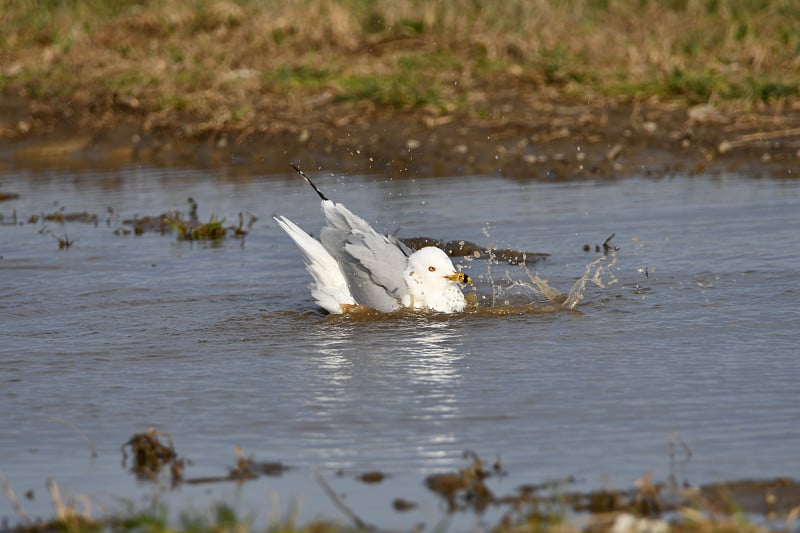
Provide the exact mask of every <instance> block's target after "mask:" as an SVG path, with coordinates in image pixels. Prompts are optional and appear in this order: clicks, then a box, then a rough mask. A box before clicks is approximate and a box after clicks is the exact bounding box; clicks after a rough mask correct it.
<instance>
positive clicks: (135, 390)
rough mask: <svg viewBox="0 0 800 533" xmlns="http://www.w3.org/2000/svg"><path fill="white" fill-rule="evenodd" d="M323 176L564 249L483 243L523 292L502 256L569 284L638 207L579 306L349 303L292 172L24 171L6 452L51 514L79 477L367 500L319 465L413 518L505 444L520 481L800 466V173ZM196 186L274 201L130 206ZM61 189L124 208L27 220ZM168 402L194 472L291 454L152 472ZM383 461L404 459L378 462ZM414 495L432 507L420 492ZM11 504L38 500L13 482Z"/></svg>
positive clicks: (390, 221)
mask: <svg viewBox="0 0 800 533" xmlns="http://www.w3.org/2000/svg"><path fill="white" fill-rule="evenodd" d="M317 178H318V179H317V181H318V185H319V186H320V188H322V189H323V190H324V191H325V192H326V193H328V194H329V196H331V197H332V198H333V199H335V200H337V201H342V202H344V203H346V204H347V205H348V206H349V207H350V208H351V209H352V210H353V211H355V212H356V213H359V214H361V215H362V216H363V217H364V218H366V219H367V220H368V221H370V222H373V223H375V225H376V227H377V228H378V229H379V230H382V231H387V232H394V231H396V230H398V229H399V230H400V234H401V235H403V236H430V237H435V238H440V239H443V240H450V239H467V240H470V241H475V242H478V243H481V244H484V245H490V244H491V245H493V246H496V247H499V248H514V249H519V250H529V251H538V252H547V253H550V254H551V256H550V258H548V260H546V261H544V262H541V263H537V264H535V265H532V266H529V267H528V271H526V270H525V269H523V268H520V267H512V266H507V265H490V264H489V263H487V262H486V261H485V260H474V261H464V262H463V265H464V267H465V271H467V272H468V273H469V274H470V275H471V276H472V277H473V278H474V279H476V280H477V284H476V285H477V287H476V288H477V291H478V294H479V296H481V297H485V298H482V301H483V302H485V303H486V302H489V301H491V299H492V294H493V289H494V292H495V296H498V295H499V296H500V298H499V299H497V300H496V302H497V303H500V301H501V300H502V299H503V296H504V294H505V293H504V292H503V286H504V285H503V283H501V282H502V280H504V279H511V280H517V281H522V282H528V281H529V275H534V274H536V275H538V276H540V277H541V278H542V279H545V280H547V281H548V283H549V284H550V285H551V286H552V287H554V288H556V289H558V290H560V291H563V292H566V291H567V290H568V289H569V288H570V287H571V286H572V284H573V283H574V282H575V280H576V279H577V278H579V277H580V276H581V275H582V274H583V272H584V268H585V266H586V265H587V264H588V263H589V262H590V261H592V260H594V259H596V258H598V257H599V256H601V255H602V254H601V253H596V252H595V251H594V246H595V245H596V244H601V243H602V242H603V241H604V240H605V239H606V238H607V237H608V236H609V235H610V234H612V233H615V234H616V236H615V237H614V239H613V240H612V243H613V244H615V245H617V246H618V247H619V250H618V251H617V257H616V259H617V263H616V266H615V267H614V268H613V269H610V270H607V271H606V272H604V273H603V280H604V281H605V287H597V286H595V285H593V284H591V283H589V284H588V285H587V287H586V289H585V291H584V300H583V302H582V303H581V304H580V305H579V306H578V308H577V309H578V311H577V312H570V311H559V312H554V313H527V314H514V315H511V316H487V315H485V314H480V313H479V314H476V315H466V316H454V317H426V316H407V315H406V316H399V317H394V318H391V319H384V320H369V319H359V318H358V317H350V318H347V317H344V318H342V317H336V318H325V317H324V316H323V315H322V314H320V313H318V312H317V311H316V310H315V308H314V304H313V301H312V299H311V297H310V295H309V293H308V290H307V288H306V285H307V283H308V277H307V275H306V272H305V270H304V268H303V266H302V262H301V259H300V255H299V253H298V252H297V250H296V249H295V247H294V244H293V243H292V242H291V241H290V240H289V238H288V237H286V236H285V235H283V234H282V232H281V231H280V229H279V228H278V227H277V225H276V224H275V223H274V222H273V221H272V219H271V217H272V215H274V214H284V215H286V216H288V217H289V218H291V219H292V220H294V221H295V222H297V223H298V224H300V225H301V226H302V227H304V228H306V229H308V230H309V231H312V232H316V231H318V229H319V227H320V225H321V223H322V220H321V218H322V217H321V214H320V212H319V203H318V201H317V200H316V197H315V196H314V194H313V193H312V192H311V191H310V190H308V189H307V187H305V186H304V184H303V183H302V181H301V180H299V179H298V178H297V177H296V176H294V175H291V174H289V173H288V172H287V174H286V175H285V176H278V177H276V176H269V177H257V176H253V177H251V178H241V177H229V176H226V175H225V174H224V173H222V172H220V171H215V172H211V171H208V172H200V171H188V170H186V171H183V170H164V169H128V170H125V171H121V172H113V173H88V172H83V173H79V174H67V173H58V172H53V173H46V174H26V173H16V174H6V175H3V176H0V186H1V187H2V188H1V189H0V191H2V192H16V193H19V195H20V197H19V198H18V199H16V200H11V201H6V202H3V203H0V213H2V215H3V222H4V225H3V226H0V256H1V257H2V258H0V317H2V318H1V319H0V383H1V385H0V410H1V411H2V412H3V429H2V431H0V472H2V473H3V474H4V475H5V477H6V478H7V479H8V481H9V482H10V484H11V485H12V486H13V487H14V489H15V490H16V492H17V494H18V495H19V496H20V497H21V498H22V495H23V494H24V493H25V492H26V491H28V490H33V498H32V499H26V498H23V501H22V504H23V506H24V507H25V508H26V509H27V511H28V512H29V513H30V514H31V515H33V516H38V517H43V518H46V517H49V516H51V515H52V513H53V511H52V506H51V504H50V501H49V498H48V497H47V492H46V489H45V483H46V480H47V479H48V478H53V479H55V480H56V481H57V482H58V483H59V484H60V485H61V487H62V490H64V491H66V492H67V493H70V494H77V493H81V494H87V495H89V497H90V498H91V500H92V502H93V504H94V505H95V509H94V512H95V514H97V513H98V509H97V508H98V507H99V508H100V512H102V511H103V509H104V508H105V509H107V508H110V509H112V510H114V509H116V510H119V509H124V508H125V507H124V504H123V503H120V499H122V500H125V501H130V502H133V504H134V505H136V506H143V505H145V504H146V503H147V502H148V501H150V499H151V498H153V497H159V498H161V499H162V500H163V501H166V502H168V503H169V504H170V506H171V507H173V508H176V509H178V510H185V509H186V508H187V507H189V508H193V509H199V510H203V509H206V508H207V506H208V504H209V502H212V501H217V500H219V499H226V500H228V501H233V502H236V504H237V506H238V507H239V508H240V509H241V510H243V511H244V512H251V513H252V514H253V515H254V516H255V517H256V519H257V520H266V519H267V518H266V517H267V515H268V512H272V513H273V514H274V513H282V514H285V513H287V512H288V511H289V510H290V509H291V508H292V507H293V505H296V506H297V507H298V508H299V510H300V516H301V517H302V518H313V517H317V516H323V517H327V518H341V517H342V514H341V513H340V512H339V511H338V510H337V509H336V508H335V506H334V505H333V503H332V502H331V500H330V499H329V498H328V497H327V496H326V495H325V494H324V492H323V490H322V489H321V487H320V485H319V484H318V483H317V482H316V481H315V479H314V476H313V471H314V470H316V471H318V472H319V473H320V474H321V475H322V476H323V477H324V478H325V479H326V480H327V481H328V482H329V483H330V484H331V485H332V486H333V487H334V488H335V490H336V491H337V492H339V493H341V494H344V497H345V499H346V501H347V504H348V505H349V506H350V507H351V508H352V509H353V510H354V511H355V512H357V513H358V514H359V515H360V516H361V517H362V518H363V519H365V520H366V521H368V522H372V523H376V524H379V525H381V526H386V527H392V526H394V527H404V528H408V527H410V526H411V525H413V524H415V523H418V522H425V523H427V524H434V523H437V522H438V521H439V520H440V519H442V518H443V517H444V515H445V511H446V509H445V506H444V505H443V503H442V502H441V501H440V500H439V499H438V498H437V497H436V495H434V494H432V493H430V492H429V491H428V490H427V489H426V488H425V486H424V484H423V479H424V477H425V476H426V475H428V474H432V473H439V472H447V471H452V470H455V469H458V468H461V467H464V466H466V464H467V461H466V460H465V459H464V458H463V456H462V453H463V451H464V450H467V449H469V450H473V451H475V452H476V453H478V454H479V455H481V456H482V457H483V458H484V459H485V460H487V462H493V461H494V460H496V459H497V458H498V457H499V458H501V460H502V464H503V466H504V468H505V469H506V470H507V472H508V475H507V476H505V477H503V478H501V479H499V480H497V479H495V480H493V481H492V488H493V490H495V492H496V493H497V494H504V493H511V492H513V490H514V489H515V488H516V487H517V486H519V485H522V484H524V483H541V482H545V481H548V480H554V479H563V478H566V477H568V476H574V477H575V478H576V480H577V481H576V485H577V486H578V487H581V488H601V487H616V488H628V487H630V486H631V483H632V482H633V481H634V480H636V479H637V478H639V477H641V476H642V475H643V473H645V472H646V471H649V472H651V473H652V474H653V477H654V478H655V479H656V480H666V479H667V478H668V477H669V476H671V475H675V476H676V477H677V478H679V480H680V481H687V482H689V483H691V484H700V483H705V482H712V481H722V480H731V479H741V478H758V479H766V478H772V477H777V476H790V477H795V478H797V477H800V455H798V453H797V450H798V449H800V424H799V423H798V421H800V393H799V392H798V391H800V387H798V376H800V360H799V359H798V357H797V353H796V352H797V344H798V340H800V334H798V331H800V330H798V326H799V325H800V298H798V289H797V286H798V283H799V282H800V268H799V267H798V264H800V217H799V216H798V207H800V182H797V181H779V180H768V179H761V180H755V179H750V178H747V177H741V176H730V177H718V178H710V177H694V178H688V177H673V178H665V179H657V180H656V179H625V180H620V181H604V182H590V181H576V182H565V183H539V182H519V181H511V180H505V179H500V178H489V177H473V178H445V179H423V180H401V181H385V180H383V179H382V178H370V177H347V178H342V177H338V176H331V175H329V174H318V175H317ZM189 196H191V197H193V198H194V199H195V200H197V201H198V203H199V206H200V218H201V219H207V218H208V217H209V216H210V215H211V214H212V213H215V214H216V215H217V216H219V217H226V218H227V220H228V221H229V222H230V221H234V220H236V219H237V216H238V213H239V212H249V213H252V214H254V215H255V216H257V217H258V221H257V222H256V223H255V225H254V226H253V227H252V231H251V232H250V234H249V235H248V236H247V237H246V239H245V240H244V241H241V240H237V239H231V238H229V239H227V240H225V241H223V242H221V243H218V244H207V243H199V242H195V243H190V242H178V241H176V240H175V236H174V235H165V236H162V235H159V234H153V233H146V234H144V235H142V236H138V237H137V236H133V235H128V236H121V235H115V234H114V230H115V229H117V228H120V227H122V222H121V221H122V219H124V218H129V217H132V216H133V215H136V214H138V215H140V216H144V215H157V214H160V213H162V212H164V211H167V210H170V209H180V210H183V211H185V210H186V208H187V204H186V198H187V197H189ZM56 203H57V204H56ZM59 206H63V207H64V208H65V212H67V213H69V212H80V211H84V210H86V211H88V212H89V213H96V214H98V224H97V225H96V226H95V225H94V224H86V223H78V222H74V223H67V224H65V225H59V224H57V223H53V222H48V223H46V228H44V229H43V223H42V222H37V223H27V222H24V221H26V220H27V219H28V217H29V216H30V215H33V214H40V213H48V212H52V211H54V210H55V209H57V208H58V207H59ZM107 208H111V209H112V210H113V212H110V211H109V210H107ZM14 210H16V215H17V224H16V225H12V224H9V223H10V222H11V220H12V216H13V212H14ZM67 235H68V237H69V239H71V240H73V241H74V244H73V246H72V247H70V248H69V249H64V250H59V248H58V242H57V240H56V238H57V237H62V238H63V237H65V236H67ZM585 244H590V245H591V248H592V250H591V251H590V252H585V251H584V250H583V247H584V245H585ZM493 283H494V285H493ZM506 296H507V294H506ZM540 296H541V295H537V294H535V293H533V292H532V291H530V290H529V289H527V288H524V287H516V288H515V289H514V290H513V291H512V294H511V297H512V300H513V301H512V303H514V302H517V303H519V302H527V301H541V297H540ZM148 426H156V427H157V428H158V429H159V430H161V431H163V432H165V433H168V434H169V435H170V436H171V437H172V440H173V442H174V445H175V448H176V449H177V451H178V453H179V455H181V456H182V457H184V458H186V459H187V460H188V461H190V464H189V465H188V466H187V469H186V477H187V478H191V477H201V476H220V475H225V474H227V471H228V468H230V467H232V466H233V464H234V462H235V455H234V447H235V446H241V448H242V450H243V452H244V453H245V455H251V454H252V455H254V456H255V458H256V460H260V461H280V462H282V463H283V464H285V465H288V466H290V467H291V469H290V470H289V471H288V472H286V473H284V474H283V475H282V476H281V477H263V478H261V479H259V480H257V481H254V482H248V483H245V484H244V485H241V486H237V485H235V484H233V483H222V484H212V485H197V486H190V485H184V486H183V487H182V488H179V489H176V490H169V489H167V488H165V487H166V485H165V484H164V483H162V484H159V485H154V484H152V483H148V482H140V481H137V480H136V479H135V477H134V475H133V474H131V473H130V472H129V471H128V470H127V469H126V468H124V467H123V466H122V465H121V453H120V446H121V445H122V444H123V443H124V442H125V441H127V440H128V438H129V437H130V436H131V435H133V434H134V433H139V432H142V431H144V430H145V429H146V428H147V427H148ZM86 440H88V441H90V443H91V446H94V447H96V451H97V457H95V458H92V456H91V453H90V445H89V444H87V442H86ZM681 441H682V442H685V444H686V445H687V446H688V448H689V449H690V450H691V457H689V456H688V454H687V452H686V450H685V449H684V448H683V447H682V446H678V452H677V453H676V456H675V463H676V465H675V466H674V467H672V468H671V467H670V455H669V449H670V443H671V442H672V443H676V442H681ZM369 470H380V471H381V472H383V473H385V474H387V475H388V476H389V477H388V479H387V480H385V481H384V482H383V483H381V484H380V485H365V484H363V483H360V482H358V481H356V477H357V476H358V475H359V474H361V473H363V472H365V471H369ZM275 495H278V501H277V503H276V501H275V498H274V496H275ZM396 497H402V498H404V499H407V500H411V501H414V502H417V503H418V504H419V507H418V508H417V509H416V510H415V511H413V512H409V513H398V512H395V511H394V510H392V507H391V502H392V500H393V499H394V498H396ZM292 502H295V504H292ZM0 517H6V518H8V519H9V520H10V521H11V522H14V521H15V520H16V518H15V515H14V512H13V510H12V507H11V505H10V503H9V502H8V501H7V499H6V498H4V497H0ZM450 520H451V521H454V522H453V523H455V524H462V525H466V526H468V525H469V524H472V523H473V522H477V521H479V520H481V518H480V517H475V516H473V515H466V516H463V515H462V516H460V517H458V518H451V519H450ZM484 520H486V518H484ZM459 521H460V522H459Z"/></svg>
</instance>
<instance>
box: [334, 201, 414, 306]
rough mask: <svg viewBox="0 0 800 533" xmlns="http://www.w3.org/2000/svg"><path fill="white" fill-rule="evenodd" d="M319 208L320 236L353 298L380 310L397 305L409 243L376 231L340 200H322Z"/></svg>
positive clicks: (402, 293)
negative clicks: (323, 221)
mask: <svg viewBox="0 0 800 533" xmlns="http://www.w3.org/2000/svg"><path fill="white" fill-rule="evenodd" d="M322 211H323V213H324V214H325V219H326V220H327V222H328V224H327V225H326V226H325V227H324V228H322V231H321V232H320V240H321V241H322V244H323V246H324V247H325V249H326V250H327V251H328V252H329V253H330V254H331V256H333V257H334V258H335V259H336V261H337V262H338V263H339V266H340V267H341V270H342V273H343V274H344V277H345V278H346V279H347V282H348V285H349V287H350V292H351V294H352V295H353V298H355V300H356V301H357V302H358V303H359V304H361V305H366V306H368V307H372V308H373V309H377V310H379V311H383V312H389V311H394V310H396V309H399V308H400V307H401V299H402V298H403V296H404V295H405V294H406V292H407V288H406V285H405V281H404V280H403V271H404V270H405V268H406V260H407V256H408V255H409V254H410V250H409V249H408V247H406V246H405V245H404V244H402V243H401V242H400V241H398V240H397V239H395V238H394V237H390V236H386V235H381V234H379V233H378V232H377V231H375V230H374V229H373V228H372V226H370V225H369V224H368V223H367V222H366V221H365V220H364V219H362V218H361V217H359V216H357V215H355V214H353V213H352V212H351V211H350V210H349V209H347V208H346V207H345V206H343V205H342V204H337V203H334V202H332V201H331V200H323V201H322Z"/></svg>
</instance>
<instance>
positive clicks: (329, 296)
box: [274, 217, 356, 313]
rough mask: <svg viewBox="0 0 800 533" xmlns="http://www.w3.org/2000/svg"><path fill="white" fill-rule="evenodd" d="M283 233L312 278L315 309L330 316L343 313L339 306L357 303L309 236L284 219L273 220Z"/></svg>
mask: <svg viewBox="0 0 800 533" xmlns="http://www.w3.org/2000/svg"><path fill="white" fill-rule="evenodd" d="M274 219H275V221H276V222H277V223H278V225H279V226H280V227H281V228H283V231H285V232H286V233H287V235H289V237H291V238H292V240H293V241H294V242H295V244H297V247H298V248H300V252H301V253H302V254H303V260H304V261H305V264H306V270H307V271H308V273H309V274H311V278H312V279H313V281H312V282H311V296H313V297H314V300H316V302H317V305H319V306H320V307H322V308H323V309H325V310H326V311H328V312H329V313H341V312H343V309H342V304H346V305H353V304H355V303H356V300H355V299H354V298H353V295H352V294H351V292H350V288H349V285H348V283H347V280H346V279H345V277H344V274H343V273H342V270H341V269H340V268H339V264H338V262H337V260H336V259H335V258H334V257H333V256H332V255H331V254H330V253H329V252H328V250H326V249H325V247H324V246H323V245H322V243H320V242H319V241H317V240H316V239H314V238H313V237H312V236H311V235H309V234H308V233H306V232H305V231H303V230H302V229H301V228H300V227H299V226H297V225H296V224H295V223H294V222H292V221H291V220H289V219H288V218H286V217H274Z"/></svg>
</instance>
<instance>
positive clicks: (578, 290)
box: [561, 251, 617, 310]
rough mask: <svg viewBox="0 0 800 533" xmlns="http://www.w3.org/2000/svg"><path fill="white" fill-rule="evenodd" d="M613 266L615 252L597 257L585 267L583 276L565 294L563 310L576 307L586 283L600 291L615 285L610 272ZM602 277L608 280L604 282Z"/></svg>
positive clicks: (613, 277)
mask: <svg viewBox="0 0 800 533" xmlns="http://www.w3.org/2000/svg"><path fill="white" fill-rule="evenodd" d="M615 266H617V252H616V251H611V252H609V253H608V254H607V255H604V256H602V257H598V258H597V259H595V260H594V261H592V262H591V263H589V264H588V265H586V269H585V270H584V271H583V276H581V277H580V278H578V280H577V281H576V282H575V283H574V284H573V285H572V288H571V289H570V290H569V292H568V293H567V298H566V299H565V300H564V303H562V304H561V306H562V307H563V308H564V309H570V310H571V309H575V306H576V305H578V304H579V303H580V301H581V300H583V296H584V292H583V290H584V289H585V288H586V283H588V282H590V281H591V282H592V283H594V284H595V285H596V286H597V287H599V288H601V289H605V288H606V286H607V285H613V284H614V283H616V282H617V277H616V276H615V275H614V273H613V271H612V269H613V268H614V267H615ZM604 276H606V277H607V278H608V280H607V281H605V282H604V281H603V277H604Z"/></svg>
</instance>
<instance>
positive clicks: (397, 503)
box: [392, 498, 417, 513]
mask: <svg viewBox="0 0 800 533" xmlns="http://www.w3.org/2000/svg"><path fill="white" fill-rule="evenodd" d="M392 507H393V508H394V510H395V511H397V512H398V513H405V512H406V511H412V510H414V509H416V508H417V504H416V503H415V502H412V501H409V500H405V499H403V498H395V499H394V501H392Z"/></svg>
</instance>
